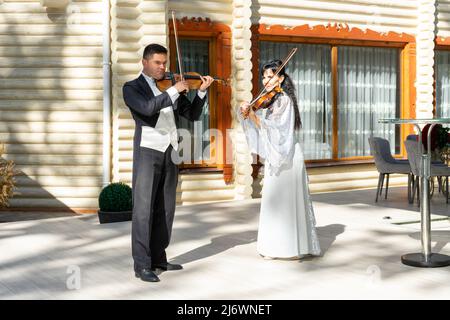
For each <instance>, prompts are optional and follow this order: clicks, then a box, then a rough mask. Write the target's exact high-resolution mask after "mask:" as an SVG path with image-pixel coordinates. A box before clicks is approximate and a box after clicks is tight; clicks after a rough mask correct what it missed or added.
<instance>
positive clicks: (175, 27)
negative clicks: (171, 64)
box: [172, 10, 184, 80]
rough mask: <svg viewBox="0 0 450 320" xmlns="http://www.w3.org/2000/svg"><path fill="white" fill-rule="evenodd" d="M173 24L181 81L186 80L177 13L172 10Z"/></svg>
mask: <svg viewBox="0 0 450 320" xmlns="http://www.w3.org/2000/svg"><path fill="white" fill-rule="evenodd" d="M172 22H173V34H174V36H175V46H176V48H177V60H178V69H179V70H180V77H181V80H184V76H183V68H182V66H181V53H180V46H179V45H178V33H177V26H176V20H175V11H174V10H172Z"/></svg>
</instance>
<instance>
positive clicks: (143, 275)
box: [134, 268, 159, 282]
mask: <svg viewBox="0 0 450 320" xmlns="http://www.w3.org/2000/svg"><path fill="white" fill-rule="evenodd" d="M134 274H135V276H136V278H140V279H141V280H142V281H147V282H159V278H158V276H157V275H156V274H154V273H153V271H152V270H151V269H150V268H143V269H140V270H135V271H134Z"/></svg>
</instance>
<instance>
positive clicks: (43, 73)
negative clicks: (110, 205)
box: [0, 1, 102, 221]
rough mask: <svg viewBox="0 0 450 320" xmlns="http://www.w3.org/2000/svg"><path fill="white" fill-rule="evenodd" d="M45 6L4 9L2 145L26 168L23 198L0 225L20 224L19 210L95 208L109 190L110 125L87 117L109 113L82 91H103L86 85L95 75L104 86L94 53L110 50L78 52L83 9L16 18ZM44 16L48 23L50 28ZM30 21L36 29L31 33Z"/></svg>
mask: <svg viewBox="0 0 450 320" xmlns="http://www.w3.org/2000/svg"><path fill="white" fill-rule="evenodd" d="M61 2H64V1H61ZM72 2H74V1H72ZM41 3H43V4H44V5H45V4H46V2H45V1H43V2H39V1H37V2H36V3H34V2H33V3H20V4H18V3H3V4H0V12H7V13H9V14H4V15H3V16H2V19H3V21H4V22H3V23H4V24H3V26H4V27H5V28H6V30H4V33H3V34H5V35H7V36H0V56H1V57H2V58H3V59H0V76H1V77H2V78H3V81H2V83H3V84H1V85H0V143H4V144H5V147H6V154H5V159H8V160H13V161H14V162H15V164H16V170H17V171H18V175H17V176H16V186H17V189H16V192H15V195H14V197H13V198H12V199H11V201H10V208H9V209H8V208H6V209H5V210H8V212H11V213H9V214H8V218H5V217H3V218H1V217H0V221H4V220H8V221H11V220H14V219H13V218H12V212H13V210H17V209H26V210H46V211H49V212H48V214H49V215H50V211H51V210H48V208H54V209H52V210H57V211H64V212H66V213H67V212H69V213H70V212H72V213H73V212H74V210H72V209H71V208H76V207H83V208H89V207H91V208H92V207H94V208H95V207H96V206H97V200H96V198H95V199H94V198H93V194H97V195H98V193H99V192H100V190H101V184H102V182H101V168H99V167H101V161H102V157H101V153H102V148H101V139H100V142H99V139H98V136H101V133H102V126H101V123H98V121H97V122H95V121H92V122H89V123H87V122H88V121H90V120H79V114H80V111H81V112H83V115H84V114H85V115H86V118H87V119H89V117H94V116H95V115H92V112H91V111H95V112H100V113H101V102H100V101H93V102H94V103H90V104H89V102H91V101H87V100H88V99H89V98H86V97H83V94H81V93H82V92H80V88H84V89H88V90H89V91H91V89H96V88H90V87H89V88H87V87H86V84H83V78H87V77H89V79H91V78H92V77H97V78H98V79H94V80H96V81H98V82H99V83H100V84H101V83H102V81H101V76H102V75H101V72H95V73H94V71H93V68H92V65H93V63H92V62H90V61H89V60H95V59H92V58H89V55H91V56H92V55H93V54H95V57H97V58H98V56H100V57H101V51H102V49H101V47H100V48H98V46H97V47H87V48H86V49H87V52H84V51H83V50H81V49H80V50H78V52H77V50H76V48H70V46H74V47H75V46H82V45H83V44H82V43H79V42H78V41H77V38H81V37H80V36H79V35H81V33H79V32H76V31H75V32H72V31H71V30H70V29H71V28H72V26H73V25H74V26H75V29H74V30H76V28H77V27H76V24H77V23H79V21H78V20H77V19H74V16H73V13H74V12H75V13H78V14H79V12H76V11H77V10H73V9H71V11H70V10H68V8H67V7H62V8H48V7H46V8H45V12H42V13H36V14H35V13H33V14H29V19H30V20H29V21H24V19H23V16H27V15H26V14H23V13H17V16H16V12H17V10H16V8H15V7H16V6H20V7H21V10H20V11H21V12H27V11H28V10H26V7H27V6H30V12H31V11H36V6H41ZM70 5H72V3H71V4H70ZM74 6H75V7H76V2H75V5H74ZM44 17H45V19H46V20H47V22H46V23H45V24H42V22H41V20H44ZM36 20H38V21H37V22H35V21H36ZM26 24H28V25H29V26H30V25H31V26H30V27H27V28H24V25H26ZM33 24H34V26H33ZM33 27H35V28H33ZM25 30H26V31H25ZM88 39H90V36H88ZM88 41H91V40H88ZM92 41H95V40H92ZM94 45H95V43H94ZM78 48H80V47H78ZM67 49H71V50H70V51H69V50H67ZM67 52H70V59H69V58H68V57H69V56H68V54H67ZM92 52H94V53H93V54H92ZM84 58H86V59H84ZM69 60H71V61H69ZM94 74H95V76H94ZM77 89H78V90H77ZM88 90H86V91H88ZM92 92H94V93H93V94H95V93H96V92H95V90H92ZM87 95H88V96H89V95H90V92H88V93H87ZM77 96H78V97H77ZM95 99H98V98H92V100H95ZM100 99H101V98H100ZM93 108H95V110H93ZM100 118H101V117H100ZM77 121H79V122H78V123H77ZM81 121H83V122H81ZM100 121H101V120H100ZM61 199H62V200H61ZM80 199H81V201H80ZM84 199H86V201H84ZM3 211H4V210H3ZM2 215H4V213H0V216H2ZM52 215H53V216H58V215H57V214H56V213H52ZM17 216H21V215H19V214H17ZM22 216H25V215H22ZM26 216H27V217H28V216H34V215H32V214H27V215H26ZM44 216H47V214H46V215H44Z"/></svg>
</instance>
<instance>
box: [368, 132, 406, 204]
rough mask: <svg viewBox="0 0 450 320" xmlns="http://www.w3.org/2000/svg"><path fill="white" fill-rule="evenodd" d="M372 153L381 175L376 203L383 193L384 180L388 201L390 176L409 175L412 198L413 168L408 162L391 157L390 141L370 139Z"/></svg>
mask: <svg viewBox="0 0 450 320" xmlns="http://www.w3.org/2000/svg"><path fill="white" fill-rule="evenodd" d="M369 145H370V152H371V153H372V155H373V158H374V160H375V166H376V167H377V171H378V172H379V173H380V174H379V177H378V187H377V194H376V197H375V202H377V201H378V195H381V194H382V192H383V184H384V178H385V176H386V177H387V179H386V192H385V196H384V198H385V199H387V193H388V188H389V175H390V174H393V173H394V174H395V173H400V174H407V175H408V199H410V198H411V194H410V191H411V189H412V188H410V185H411V184H412V182H411V179H412V176H411V167H410V165H409V162H408V160H396V159H394V157H393V156H392V155H391V147H390V145H389V141H388V140H386V139H383V138H379V137H372V138H369Z"/></svg>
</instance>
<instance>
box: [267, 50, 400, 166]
mask: <svg viewBox="0 0 450 320" xmlns="http://www.w3.org/2000/svg"><path fill="white" fill-rule="evenodd" d="M259 44H260V50H259V69H261V66H262V64H264V63H266V62H267V61H269V60H272V59H283V58H284V57H286V56H287V54H288V53H289V51H290V50H291V48H293V47H297V48H298V49H299V50H298V52H297V54H296V55H295V56H294V57H293V58H292V60H291V61H290V62H289V63H288V65H287V67H286V72H287V73H288V74H289V75H290V76H291V78H292V80H293V82H294V85H295V86H296V89H297V99H298V103H299V108H300V115H301V118H302V123H303V128H302V129H301V139H302V141H303V142H304V143H303V149H304V150H303V151H304V154H305V159H308V160H326V159H335V160H336V159H349V158H350V159H354V158H360V157H367V156H370V149H369V145H368V138H369V137H370V136H372V135H373V136H380V137H384V138H386V139H388V140H389V141H390V143H391V148H392V150H391V152H393V153H396V154H398V153H400V131H399V130H400V128H396V127H395V125H382V124H379V123H378V119H380V118H385V117H396V116H397V117H399V116H400V94H399V88H400V85H399V79H400V76H399V58H400V51H399V49H397V48H378V47H356V46H336V47H335V50H337V59H336V61H335V62H333V58H332V51H333V46H332V45H328V44H309V43H308V44H303V43H292V42H289V43H288V42H271V41H260V42H259ZM333 63H336V68H333ZM333 70H336V71H335V73H336V74H333ZM333 79H337V81H336V83H337V85H336V86H335V87H334V86H333ZM334 96H335V97H337V99H336V103H335V104H336V105H335V106H334V105H333V97H334ZM334 108H335V110H334ZM333 114H335V115H336V116H337V119H333ZM335 120H336V121H335ZM333 123H335V124H336V126H337V127H336V128H333ZM336 145H337V148H336V147H334V146H336Z"/></svg>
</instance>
